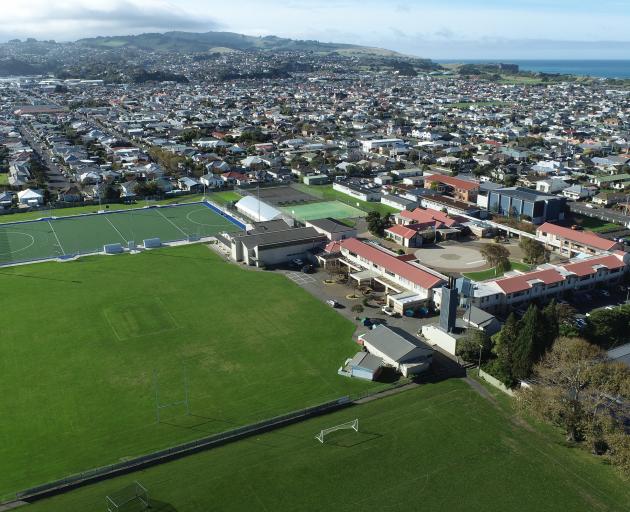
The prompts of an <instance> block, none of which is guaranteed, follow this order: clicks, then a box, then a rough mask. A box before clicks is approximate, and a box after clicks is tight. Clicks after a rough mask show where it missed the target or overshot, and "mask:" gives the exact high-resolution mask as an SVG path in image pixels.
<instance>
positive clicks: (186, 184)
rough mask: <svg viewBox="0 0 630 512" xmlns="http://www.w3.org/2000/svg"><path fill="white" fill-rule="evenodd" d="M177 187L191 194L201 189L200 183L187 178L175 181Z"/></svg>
mask: <svg viewBox="0 0 630 512" xmlns="http://www.w3.org/2000/svg"><path fill="white" fill-rule="evenodd" d="M177 185H178V186H179V188H180V189H181V190H186V191H188V192H193V191H196V190H199V189H200V188H202V185H201V183H200V182H198V181H197V180H196V179H193V178H190V177H188V176H184V177H183V178H179V179H178V180H177Z"/></svg>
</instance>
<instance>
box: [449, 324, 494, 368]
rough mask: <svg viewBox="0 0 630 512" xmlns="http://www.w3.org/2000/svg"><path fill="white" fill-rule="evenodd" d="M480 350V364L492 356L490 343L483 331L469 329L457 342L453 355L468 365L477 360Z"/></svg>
mask: <svg viewBox="0 0 630 512" xmlns="http://www.w3.org/2000/svg"><path fill="white" fill-rule="evenodd" d="M480 349H481V362H482V363H485V362H486V361H488V359H490V357H491V356H492V341H491V340H490V337H489V336H488V335H487V334H486V333H485V332H483V331H480V330H477V329H471V330H469V331H468V333H467V335H466V336H465V337H464V338H462V339H460V340H459V341H458V342H457V349H456V352H455V354H456V355H457V356H459V357H461V358H462V359H463V360H464V361H467V362H469V363H472V362H477V361H478V360H479V351H480Z"/></svg>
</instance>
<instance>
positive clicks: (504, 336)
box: [488, 313, 518, 388]
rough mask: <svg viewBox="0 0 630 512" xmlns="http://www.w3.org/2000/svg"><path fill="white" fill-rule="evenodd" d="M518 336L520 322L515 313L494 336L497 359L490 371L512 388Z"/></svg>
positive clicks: (494, 349) (514, 381)
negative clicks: (515, 347)
mask: <svg viewBox="0 0 630 512" xmlns="http://www.w3.org/2000/svg"><path fill="white" fill-rule="evenodd" d="M517 336H518V321H517V320H516V316H515V315H514V313H511V314H510V316H508V319H507V321H506V322H505V325H504V326H503V328H502V329H501V330H500V331H499V332H498V333H497V334H495V335H494V336H493V339H492V341H493V343H494V346H493V349H492V351H493V352H494V353H495V354H496V356H497V358H496V359H495V360H494V361H493V362H492V363H491V364H492V366H491V367H490V368H488V371H489V372H490V373H491V374H492V375H494V376H495V377H496V378H497V379H499V380H500V381H501V382H503V384H505V385H506V386H507V387H509V388H512V387H514V385H515V384H516V379H515V378H514V374H513V371H512V368H513V366H514V346H515V344H516V337H517Z"/></svg>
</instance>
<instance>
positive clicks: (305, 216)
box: [280, 201, 367, 221]
mask: <svg viewBox="0 0 630 512" xmlns="http://www.w3.org/2000/svg"><path fill="white" fill-rule="evenodd" d="M280 209H281V210H282V211H283V212H284V213H286V214H287V215H290V216H292V217H294V218H296V219H298V220H301V221H305V220H314V219H325V218H328V217H332V218H333V219H356V218H359V217H365V216H366V215H367V213H365V212H364V211H362V210H359V209H358V208H354V207H353V206H349V205H347V204H344V203H342V202H340V201H324V202H322V203H309V204H304V205H300V206H298V205H295V206H286V207H284V208H280Z"/></svg>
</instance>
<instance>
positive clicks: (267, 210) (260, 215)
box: [236, 196, 282, 222]
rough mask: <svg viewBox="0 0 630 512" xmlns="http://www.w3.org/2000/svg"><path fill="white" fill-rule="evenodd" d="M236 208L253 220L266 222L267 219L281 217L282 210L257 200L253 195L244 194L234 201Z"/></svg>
mask: <svg viewBox="0 0 630 512" xmlns="http://www.w3.org/2000/svg"><path fill="white" fill-rule="evenodd" d="M236 209H237V210H238V211H239V212H240V213H242V214H243V215H246V216H247V217H249V218H250V219H252V220H254V221H255V222H266V221H269V220H275V219H281V218H282V212H281V211H280V210H276V209H275V208H274V207H273V206H270V205H268V204H267V203H264V202H263V201H259V200H258V199H257V198H255V197H254V196H246V197H244V198H243V199H241V200H240V201H239V202H238V203H236Z"/></svg>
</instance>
